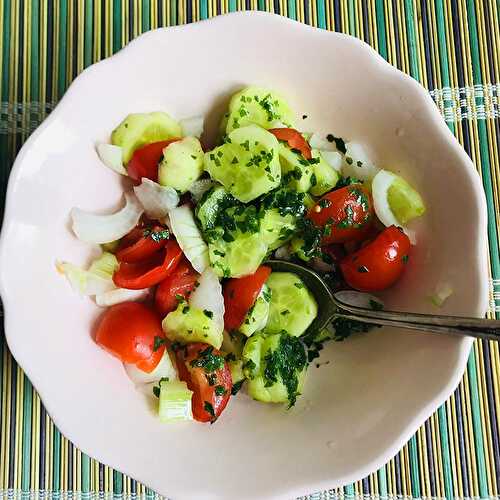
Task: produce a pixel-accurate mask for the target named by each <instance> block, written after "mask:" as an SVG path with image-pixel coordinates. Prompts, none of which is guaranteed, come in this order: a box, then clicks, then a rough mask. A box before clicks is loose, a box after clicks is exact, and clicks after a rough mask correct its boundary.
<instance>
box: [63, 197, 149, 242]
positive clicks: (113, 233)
mask: <svg viewBox="0 0 500 500" xmlns="http://www.w3.org/2000/svg"><path fill="white" fill-rule="evenodd" d="M142 212H143V210H142V206H141V204H140V203H139V200H138V199H137V198H136V197H135V195H134V194H131V193H125V206H124V207H123V208H122V209H121V210H119V211H118V212H116V213H114V214H110V215H96V214H93V213H91V212H86V211H85V210H82V209H80V208H73V209H72V210H71V219H72V221H73V232H74V233H75V235H76V236H77V238H78V239H80V240H82V241H85V242H87V243H111V242H112V241H115V240H119V239H120V238H121V237H123V236H125V235H126V234H127V233H128V232H130V231H131V230H132V229H133V228H134V227H135V226H136V224H137V222H138V221H139V218H140V216H141V215H142Z"/></svg>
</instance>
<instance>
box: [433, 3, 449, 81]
mask: <svg viewBox="0 0 500 500" xmlns="http://www.w3.org/2000/svg"><path fill="white" fill-rule="evenodd" d="M435 6H436V23H437V32H438V46H439V65H440V66H441V83H442V86H443V87H450V86H451V84H450V72H449V69H448V59H449V58H448V47H447V46H446V31H445V30H446V21H445V18H444V6H443V0H435Z"/></svg>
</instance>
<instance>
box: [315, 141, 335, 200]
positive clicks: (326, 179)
mask: <svg viewBox="0 0 500 500" xmlns="http://www.w3.org/2000/svg"><path fill="white" fill-rule="evenodd" d="M311 153H312V157H313V158H314V159H315V160H319V162H318V163H315V164H314V165H313V166H312V168H313V173H314V176H315V179H316V184H315V185H314V186H312V187H311V193H312V194H313V195H314V196H322V195H324V194H325V193H327V192H328V191H331V190H332V189H333V188H334V187H335V186H336V184H337V182H338V181H339V179H340V175H339V173H338V172H337V171H336V170H335V169H334V168H333V167H331V166H330V165H329V164H328V163H327V162H326V161H325V160H324V158H323V156H322V155H321V153H320V152H319V151H318V150H317V149H313V150H312V151H311Z"/></svg>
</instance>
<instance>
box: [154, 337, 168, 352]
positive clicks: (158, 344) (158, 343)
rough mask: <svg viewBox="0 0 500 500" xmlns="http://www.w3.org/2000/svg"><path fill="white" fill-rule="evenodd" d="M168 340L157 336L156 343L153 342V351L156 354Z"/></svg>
mask: <svg viewBox="0 0 500 500" xmlns="http://www.w3.org/2000/svg"><path fill="white" fill-rule="evenodd" d="M165 343H166V340H165V339H164V338H163V337H160V336H159V335H155V338H154V341H153V351H154V352H156V351H157V350H158V349H159V348H160V347H161V346H162V345H165Z"/></svg>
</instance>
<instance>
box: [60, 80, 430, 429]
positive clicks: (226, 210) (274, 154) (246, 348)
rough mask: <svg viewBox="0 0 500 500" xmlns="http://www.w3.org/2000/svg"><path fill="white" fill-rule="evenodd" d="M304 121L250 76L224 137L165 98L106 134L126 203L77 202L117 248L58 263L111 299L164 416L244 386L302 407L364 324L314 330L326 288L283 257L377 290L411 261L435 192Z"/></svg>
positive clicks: (92, 226) (142, 384) (207, 417)
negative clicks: (340, 347)
mask: <svg viewBox="0 0 500 500" xmlns="http://www.w3.org/2000/svg"><path fill="white" fill-rule="evenodd" d="M303 118H305V117H303ZM299 122H300V120H297V118H296V116H295V113H294V112H293V110H292V108H291V107H290V106H289V104H288V103H287V102H286V101H285V100H284V99H283V97H281V96H280V95H279V94H277V93H276V92H274V91H271V90H268V89H263V88H257V87H248V88H245V89H243V90H241V91H240V92H238V93H237V94H235V95H234V96H233V97H232V99H231V101H230V103H229V108H228V110H227V113H226V114H225V115H224V118H223V120H222V123H221V127H220V134H219V141H218V143H217V145H216V146H215V147H213V148H211V149H210V148H207V147H206V145H205V144H203V143H202V142H200V137H201V135H202V131H203V118H202V117H195V118H191V119H187V120H181V121H179V122H178V121H176V120H174V119H173V118H172V117H170V116H169V115H168V114H167V113H165V112H153V113H138V114H130V115H128V116H127V117H126V118H125V119H124V120H123V121H122V123H120V124H119V125H118V126H117V128H116V129H115V130H113V132H112V134H111V143H110V144H98V145H97V153H98V155H99V157H100V158H101V160H102V162H103V163H104V164H105V165H106V166H108V167H110V168H111V169H113V170H114V171H115V172H117V173H118V174H121V175H123V176H126V177H127V178H129V180H130V182H129V186H130V188H129V189H128V190H127V191H126V192H125V193H124V199H125V203H124V206H123V208H122V209H120V210H118V211H117V212H116V213H113V214H110V215H96V214H93V213H90V212H87V211H84V210H81V209H79V208H74V209H73V210H72V212H71V219H72V228H73V232H74V234H75V235H76V236H77V237H78V238H79V239H80V240H82V241H84V242H87V243H89V244H94V245H100V247H101V249H102V253H101V255H100V256H99V257H98V258H97V259H96V260H94V261H93V263H92V264H91V266H90V267H89V268H88V269H83V268H81V267H79V266H76V265H74V264H71V263H68V262H58V263H57V267H58V270H59V272H61V273H62V274H64V275H65V276H66V278H67V279H68V280H69V282H70V283H71V285H72V286H73V288H74V289H76V290H77V291H78V292H79V293H80V294H82V295H85V296H89V297H94V300H95V302H96V304H97V305H98V306H101V307H103V308H105V309H104V311H103V312H102V315H101V317H100V320H99V322H98V326H97V329H96V332H95V341H96V343H97V344H98V345H99V346H100V347H102V348H103V349H105V350H106V351H108V352H109V353H110V354H111V355H113V356H115V357H116V358H118V359H119V360H121V361H122V362H123V364H124V367H125V371H126V373H127V374H128V376H129V377H130V378H131V380H132V381H133V382H134V384H135V385H136V387H137V388H138V389H139V390H141V391H144V392H145V393H146V394H148V395H149V396H151V397H154V398H158V414H159V418H160V419H161V420H162V421H167V422H168V421H177V420H190V419H195V420H197V421H199V422H211V423H213V422H215V420H216V419H217V418H218V417H219V416H220V415H221V413H222V412H223V411H224V409H225V408H226V406H227V404H228V403H229V401H230V399H231V398H232V397H234V396H235V395H236V394H237V393H238V391H239V390H240V389H241V388H242V387H243V388H244V390H245V392H246V393H247V394H248V395H249V396H250V397H251V398H253V399H254V400H257V401H260V402H263V403H284V404H286V405H288V407H292V406H293V405H294V404H295V402H296V400H297V398H298V397H299V395H300V394H301V393H302V391H303V387H304V382H305V377H306V373H307V369H308V366H310V364H311V363H312V361H313V360H314V359H315V358H316V357H317V356H318V355H319V354H318V353H319V351H320V349H321V348H322V346H323V344H324V342H325V341H327V340H329V339H342V338H345V337H346V336H347V335H349V334H350V333H352V332H353V331H359V330H362V329H363V328H364V325H360V324H358V323H355V322H349V321H346V320H334V322H333V324H332V326H331V328H329V329H328V331H324V332H320V333H319V334H316V335H314V336H312V335H311V334H310V333H307V329H308V327H309V325H311V323H312V321H313V320H314V318H315V317H316V315H317V314H318V306H317V303H316V300H315V298H314V296H313V295H312V294H311V292H310V291H309V290H308V289H307V287H306V286H305V284H304V283H303V282H302V281H301V279H300V278H299V277H298V276H297V275H294V274H292V273H285V272H272V270H271V268H270V267H268V266H266V260H267V259H268V258H270V257H273V258H277V259H288V260H296V261H300V262H301V263H302V264H303V265H307V266H311V267H312V268H314V269H315V270H316V271H318V272H320V273H323V274H324V275H325V278H326V279H328V280H329V283H330V284H331V286H332V287H333V288H336V289H340V288H341V289H353V290H357V291H361V292H368V293H369V292H376V291H379V290H384V289H386V288H388V287H390V286H392V285H393V284H394V283H395V282H396V281H397V280H398V279H399V278H400V277H401V275H402V274H403V273H404V269H405V267H406V266H407V265H408V262H409V259H410V256H411V247H412V245H413V244H415V239H414V234H413V233H412V232H411V231H410V230H409V229H408V228H407V227H406V226H407V223H408V222H409V221H410V220H412V219H414V218H415V217H418V216H421V215H422V214H423V213H424V211H425V207H424V204H423V201H422V198H421V197H420V195H419V194H418V193H417V192H416V191H415V189H414V188H412V187H411V186H410V185H409V184H408V183H407V182H406V181H405V180H404V179H403V178H401V177H400V176H398V175H397V174H395V173H393V172H390V171H388V170H384V169H381V168H379V167H378V166H376V165H375V164H374V163H373V162H372V161H371V160H370V157H369V155H368V153H367V152H366V150H365V148H364V147H363V146H361V145H360V144H359V143H356V142H345V141H344V140H342V139H340V138H337V137H334V136H333V135H332V134H328V133H327V134H321V133H318V132H315V133H311V132H310V131H303V130H300V128H301V127H300V126H299V125H298V123H299ZM303 123H305V122H303ZM125 184H127V183H125ZM369 303H370V304H371V305H372V307H374V308H380V307H382V304H381V302H380V301H378V300H377V299H375V298H373V297H372V296H369Z"/></svg>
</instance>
